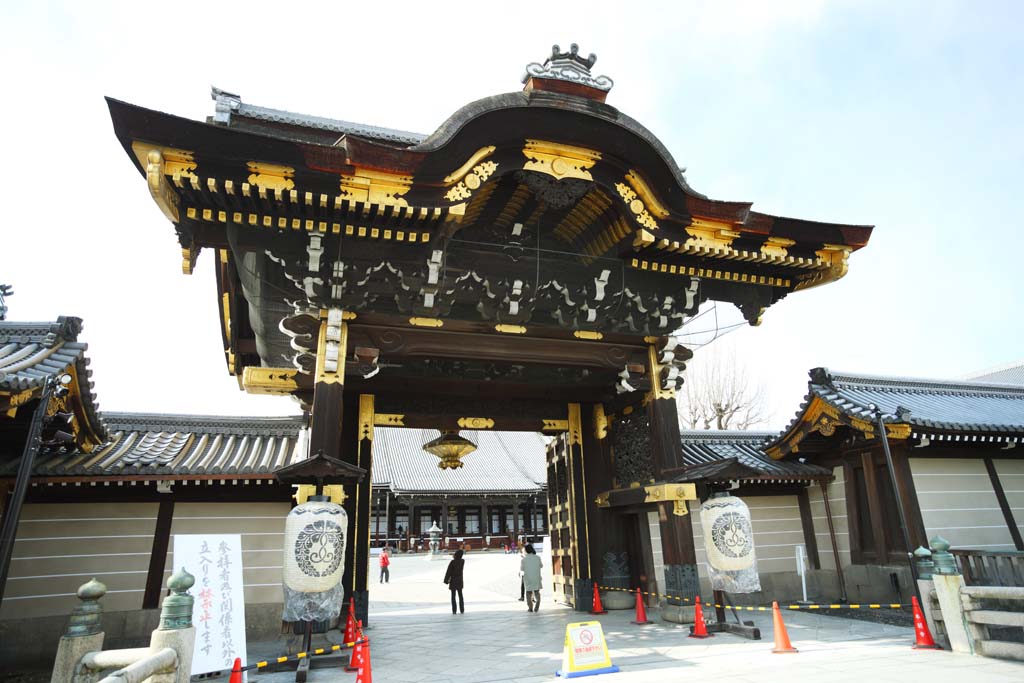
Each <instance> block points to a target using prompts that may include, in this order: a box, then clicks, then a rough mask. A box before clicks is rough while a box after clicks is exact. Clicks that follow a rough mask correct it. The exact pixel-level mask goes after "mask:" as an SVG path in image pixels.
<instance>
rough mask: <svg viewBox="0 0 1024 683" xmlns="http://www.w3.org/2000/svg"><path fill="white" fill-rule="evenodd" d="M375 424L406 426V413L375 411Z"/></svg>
mask: <svg viewBox="0 0 1024 683" xmlns="http://www.w3.org/2000/svg"><path fill="white" fill-rule="evenodd" d="M373 424H374V425H376V426H378V427H404V426H405V415H398V414H394V413H374V414H373Z"/></svg>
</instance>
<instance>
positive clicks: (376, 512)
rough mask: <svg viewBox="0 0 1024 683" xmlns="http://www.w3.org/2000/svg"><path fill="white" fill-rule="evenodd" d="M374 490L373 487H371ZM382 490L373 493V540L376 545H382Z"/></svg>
mask: <svg viewBox="0 0 1024 683" xmlns="http://www.w3.org/2000/svg"><path fill="white" fill-rule="evenodd" d="M371 490H372V489H371ZM380 496H381V493H380V491H377V492H376V493H374V494H373V520H374V529H373V541H374V544H375V545H378V546H380V545H381V543H380Z"/></svg>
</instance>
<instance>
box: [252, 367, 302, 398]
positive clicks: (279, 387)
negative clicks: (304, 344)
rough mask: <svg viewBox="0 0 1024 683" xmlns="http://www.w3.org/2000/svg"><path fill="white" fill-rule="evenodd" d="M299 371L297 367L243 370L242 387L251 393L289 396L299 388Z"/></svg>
mask: <svg viewBox="0 0 1024 683" xmlns="http://www.w3.org/2000/svg"><path fill="white" fill-rule="evenodd" d="M298 376H299V371H298V370H297V369H295V368H257V367H254V366H251V365H250V366H247V367H246V368H245V370H243V371H242V387H243V388H244V389H245V391H246V393H249V394H267V395H270V396H288V395H290V394H292V393H294V392H295V391H297V390H298V388H299V382H298Z"/></svg>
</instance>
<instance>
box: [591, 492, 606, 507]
mask: <svg viewBox="0 0 1024 683" xmlns="http://www.w3.org/2000/svg"><path fill="white" fill-rule="evenodd" d="M608 498H609V492H608V491H605V492H604V493H599V494H597V498H595V499H594V504H595V505H597V507H599V508H606V507H608Z"/></svg>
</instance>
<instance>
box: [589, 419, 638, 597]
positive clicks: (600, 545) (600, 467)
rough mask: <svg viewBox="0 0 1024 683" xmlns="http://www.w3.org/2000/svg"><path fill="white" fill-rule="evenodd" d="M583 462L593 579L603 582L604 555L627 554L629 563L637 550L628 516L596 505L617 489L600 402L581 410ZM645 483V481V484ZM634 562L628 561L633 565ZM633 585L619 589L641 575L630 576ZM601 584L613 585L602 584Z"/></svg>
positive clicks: (606, 423) (606, 426)
mask: <svg viewBox="0 0 1024 683" xmlns="http://www.w3.org/2000/svg"><path fill="white" fill-rule="evenodd" d="M580 408H581V414H580V419H581V421H582V429H583V431H582V439H583V462H584V473H583V474H584V478H583V479H584V489H583V495H584V501H585V503H586V515H587V516H586V521H587V535H588V543H589V550H588V552H589V553H590V567H591V578H593V579H594V580H595V581H598V582H602V579H603V578H604V558H605V554H606V553H609V552H614V553H617V554H621V553H627V558H628V559H630V560H633V559H635V560H640V559H641V558H639V557H635V558H634V557H632V556H633V555H634V554H635V553H636V549H635V548H634V549H632V550H631V548H630V542H629V533H628V530H629V527H628V526H627V524H628V523H629V518H628V516H627V515H625V514H623V513H621V512H618V511H615V510H612V509H610V508H602V507H598V506H597V495H598V494H599V493H601V492H603V491H608V490H609V489H612V488H614V486H613V474H614V470H613V467H612V448H611V442H612V440H611V435H610V434H609V432H608V421H607V418H606V416H605V413H604V406H603V405H601V404H600V403H586V404H583V405H582V406H581V407H580ZM644 483H646V482H644ZM634 564H635V563H633V562H629V565H630V566H633V565H634ZM630 578H631V581H630V585H628V586H622V585H616V586H615V587H617V588H631V587H634V586H635V585H636V582H637V581H638V580H639V578H640V577H639V572H637V574H636V575H635V576H632V577H630ZM602 585H610V584H609V582H602Z"/></svg>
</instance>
